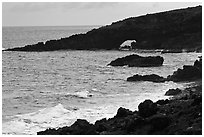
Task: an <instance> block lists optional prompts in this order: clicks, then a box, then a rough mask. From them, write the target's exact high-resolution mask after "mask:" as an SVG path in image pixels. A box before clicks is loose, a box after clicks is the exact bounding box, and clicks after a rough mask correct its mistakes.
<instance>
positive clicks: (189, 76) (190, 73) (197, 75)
mask: <svg viewBox="0 0 204 137" xmlns="http://www.w3.org/2000/svg"><path fill="white" fill-rule="evenodd" d="M197 79H202V58H200V59H199V60H196V61H195V62H194V64H193V65H184V66H183V69H180V68H178V69H177V70H176V71H175V72H174V73H173V74H172V75H169V76H167V78H164V77H162V76H159V75H156V74H151V75H139V74H136V75H133V76H131V77H128V78H127V81H132V82H133V81H151V82H165V81H173V82H183V81H194V80H197Z"/></svg>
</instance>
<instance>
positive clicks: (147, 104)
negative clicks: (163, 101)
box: [138, 100, 158, 117]
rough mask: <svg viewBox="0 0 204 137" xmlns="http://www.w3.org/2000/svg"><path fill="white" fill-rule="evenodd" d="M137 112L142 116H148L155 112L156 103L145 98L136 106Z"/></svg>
mask: <svg viewBox="0 0 204 137" xmlns="http://www.w3.org/2000/svg"><path fill="white" fill-rule="evenodd" d="M138 109H139V114H140V116H142V117H149V116H152V115H154V114H156V113H157V110H158V108H157V105H156V104H155V103H153V102H152V101H151V100H145V101H144V102H142V103H140V104H139V106H138Z"/></svg>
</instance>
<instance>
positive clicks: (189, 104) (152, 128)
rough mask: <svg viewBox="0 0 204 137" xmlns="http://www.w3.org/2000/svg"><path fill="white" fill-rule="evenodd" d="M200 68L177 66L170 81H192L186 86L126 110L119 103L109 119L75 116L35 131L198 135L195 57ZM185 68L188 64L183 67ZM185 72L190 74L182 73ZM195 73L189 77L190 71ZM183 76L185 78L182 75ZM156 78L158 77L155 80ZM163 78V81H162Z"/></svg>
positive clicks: (199, 78) (199, 118)
mask: <svg viewBox="0 0 204 137" xmlns="http://www.w3.org/2000/svg"><path fill="white" fill-rule="evenodd" d="M191 67H195V68H196V69H198V70H200V72H199V73H198V74H199V75H195V74H194V73H192V72H191V71H192V70H194V68H193V69H186V67H184V69H178V70H177V71H175V72H174V74H173V75H171V76H168V77H167V78H172V81H175V82H178V81H179V82H181V81H183V80H185V79H186V80H191V81H194V83H193V84H191V86H190V87H188V88H186V89H184V90H180V89H169V90H168V91H167V92H166V93H165V95H166V96H171V98H170V99H166V100H158V101H156V102H153V101H151V100H145V101H144V102H141V103H140V104H139V106H138V110H136V111H130V110H128V109H125V108H122V107H120V108H119V109H118V111H117V114H116V115H115V116H114V117H113V118H110V119H106V118H104V119H101V120H97V121H96V122H95V123H94V124H91V123H89V122H88V121H86V120H84V119H78V120H77V121H76V122H75V123H74V124H73V125H71V126H70V127H62V128H59V129H46V130H45V131H40V132H38V133H37V134H38V135H202V59H201V58H200V60H196V61H195V63H194V65H193V66H191ZM187 68H188V67H187ZM198 70H197V71H198ZM186 74H190V75H188V76H186ZM191 74H193V75H195V77H193V78H191V79H188V78H190V77H192V75H191ZM183 78H185V79H183ZM158 79H159V80H158ZM160 79H162V80H163V78H162V77H160V76H157V75H149V76H142V77H141V76H138V75H137V80H150V81H152V82H158V81H160ZM162 82H163V81H162Z"/></svg>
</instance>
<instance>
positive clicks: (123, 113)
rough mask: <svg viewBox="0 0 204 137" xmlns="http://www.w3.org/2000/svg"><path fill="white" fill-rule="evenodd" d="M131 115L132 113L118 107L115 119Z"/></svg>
mask: <svg viewBox="0 0 204 137" xmlns="http://www.w3.org/2000/svg"><path fill="white" fill-rule="evenodd" d="M131 114H133V112H132V111H130V110H129V109H125V108H122V107H120V108H119V109H118V111H117V114H116V116H115V117H126V116H127V115H131Z"/></svg>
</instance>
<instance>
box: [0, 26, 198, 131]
mask: <svg viewBox="0 0 204 137" xmlns="http://www.w3.org/2000/svg"><path fill="white" fill-rule="evenodd" d="M92 28H97V26H67V27H66V26H64V27H3V29H2V30H3V31H2V32H3V48H11V47H18V46H24V45H27V44H34V43H37V42H38V41H46V40H50V39H59V38H61V37H67V36H70V35H72V34H75V33H85V32H87V31H89V30H90V29H92ZM134 53H135V54H138V55H141V56H150V55H151V56H156V55H160V56H162V57H164V63H163V66H161V67H147V68H142V67H126V66H124V67H111V66H107V64H108V63H110V61H112V60H114V59H116V58H118V57H123V56H126V55H130V54H134ZM199 55H201V53H168V54H160V53H158V52H139V51H137V52H134V51H103V50H100V51H88V50H87V51H80V50H78V51H76V50H69V51H52V52H3V53H2V122H3V123H2V132H3V134H36V133H37V132H38V131H42V130H45V129H47V128H59V127H63V126H68V125H71V124H72V123H74V121H76V119H86V120H88V121H89V122H91V123H94V122H95V121H96V120H98V119H101V118H110V117H113V116H114V115H115V114H116V113H117V109H118V108H119V107H125V108H128V109H130V110H137V107H138V104H139V103H140V102H141V101H144V100H145V99H151V100H153V101H156V100H158V99H163V98H168V97H166V96H164V94H165V92H166V91H167V90H168V89H170V88H185V87H187V86H188V85H189V84H190V83H188V82H185V83H174V82H165V83H153V82H127V81H126V79H127V77H129V76H132V75H134V74H142V75H148V74H158V75H160V76H163V77H167V76H168V75H170V74H172V73H173V71H175V70H177V69H178V68H182V66H183V65H192V64H193V63H194V61H195V60H196V59H197V58H198V56H199Z"/></svg>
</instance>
